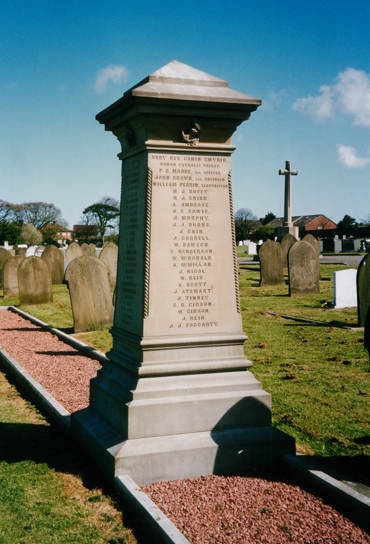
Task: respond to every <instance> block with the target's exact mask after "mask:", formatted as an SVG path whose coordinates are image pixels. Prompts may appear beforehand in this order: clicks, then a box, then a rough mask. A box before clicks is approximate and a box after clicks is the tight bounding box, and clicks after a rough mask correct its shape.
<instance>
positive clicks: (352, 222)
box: [337, 214, 358, 237]
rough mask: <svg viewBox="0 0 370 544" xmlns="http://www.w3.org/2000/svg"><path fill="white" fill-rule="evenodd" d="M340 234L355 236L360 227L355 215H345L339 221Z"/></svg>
mask: <svg viewBox="0 0 370 544" xmlns="http://www.w3.org/2000/svg"><path fill="white" fill-rule="evenodd" d="M337 228H338V234H339V235H340V236H343V235H345V236H347V237H348V236H355V235H356V232H357V228H358V224H357V223H356V219H355V218H354V217H351V216H350V215H347V214H346V215H345V216H344V217H343V219H342V220H341V221H339V223H338V225H337Z"/></svg>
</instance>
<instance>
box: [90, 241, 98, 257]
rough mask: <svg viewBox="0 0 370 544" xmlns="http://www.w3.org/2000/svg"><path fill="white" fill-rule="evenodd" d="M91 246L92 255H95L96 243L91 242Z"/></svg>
mask: <svg viewBox="0 0 370 544" xmlns="http://www.w3.org/2000/svg"><path fill="white" fill-rule="evenodd" d="M89 247H90V249H91V255H92V256H93V257H95V249H96V244H89Z"/></svg>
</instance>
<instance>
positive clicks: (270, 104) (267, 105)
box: [260, 89, 287, 111]
mask: <svg viewBox="0 0 370 544" xmlns="http://www.w3.org/2000/svg"><path fill="white" fill-rule="evenodd" d="M286 93H287V92H286V90H285V89H283V90H282V91H279V92H277V93H276V92H275V91H271V92H270V93H269V94H268V96H267V98H264V99H263V100H262V106H261V108H260V109H262V110H266V111H272V110H275V109H276V108H278V107H280V104H281V99H282V97H283V96H284V95H286Z"/></svg>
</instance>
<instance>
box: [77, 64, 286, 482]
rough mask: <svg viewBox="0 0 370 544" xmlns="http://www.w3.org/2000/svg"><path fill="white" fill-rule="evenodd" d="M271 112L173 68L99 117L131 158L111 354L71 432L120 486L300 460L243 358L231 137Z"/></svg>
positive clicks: (126, 166)
mask: <svg viewBox="0 0 370 544" xmlns="http://www.w3.org/2000/svg"><path fill="white" fill-rule="evenodd" d="M260 104H261V101H260V100H258V99H256V98H253V97H251V96H248V95H245V94H242V93H240V92H236V91H233V90H231V89H230V88H229V87H228V83H227V82H226V81H223V80H221V79H218V78H216V77H214V76H211V75H209V74H206V73H204V72H201V71H199V70H196V69H194V68H191V67H190V66H187V65H185V64H182V63H180V62H177V61H173V62H171V63H170V64H168V65H166V66H164V67H163V68H161V69H159V70H157V71H156V72H154V73H153V74H151V75H150V76H148V77H147V78H146V79H144V80H143V81H141V82H140V83H139V84H137V85H136V86H134V87H132V88H131V89H130V90H128V91H127V92H126V93H125V94H124V95H123V97H122V98H121V99H119V100H118V101H117V102H115V103H114V104H112V105H111V106H109V107H108V108H107V109H105V110H104V111H102V112H101V113H99V114H98V115H97V120H98V121H99V122H100V123H101V124H103V125H104V126H105V129H106V130H107V131H111V132H113V134H114V135H115V136H116V137H117V138H118V140H119V141H120V144H121V147H122V152H121V153H120V155H119V157H120V159H121V160H122V198H121V203H122V204H121V220H120V237H119V250H118V271H117V287H116V306H115V314H114V324H113V328H112V330H111V331H112V336H113V348H112V349H111V351H110V352H108V354H107V356H108V358H109V362H107V363H105V364H104V366H103V368H102V369H101V370H99V372H98V375H97V377H96V378H94V379H93V380H92V381H91V385H90V406H89V408H87V409H85V410H82V411H80V412H76V413H75V414H73V417H72V427H73V432H74V434H75V436H76V438H77V439H78V440H80V441H81V444H84V445H85V447H87V449H88V451H89V452H90V454H91V455H92V456H93V457H95V459H96V461H97V462H98V463H99V465H100V467H101V468H102V469H103V470H105V471H106V473H107V474H109V475H110V476H111V477H114V476H115V475H118V474H129V475H130V476H131V477H132V478H133V479H134V480H135V481H136V482H137V483H139V484H145V483H149V482H154V481H160V480H171V479H177V478H185V477H192V476H200V475H205V474H212V473H231V472H235V471H237V470H240V469H251V468H257V467H260V468H262V467H264V468H266V467H267V466H271V465H272V464H273V463H274V462H276V461H277V459H278V458H279V456H280V455H281V454H282V453H284V452H285V453H286V452H290V453H293V452H294V440H293V439H292V438H291V437H289V436H287V435H285V434H284V433H282V432H280V431H278V430H277V429H274V428H273V427H272V426H271V404H270V402H271V399H270V395H269V394H268V393H266V392H265V391H263V390H262V386H261V384H260V382H258V381H257V380H256V379H255V378H254V376H253V374H252V373H251V372H250V370H249V369H250V367H251V366H252V363H251V362H250V361H248V359H247V358H246V357H245V356H244V352H243V346H244V342H245V340H246V336H245V334H244V332H243V328H242V319H241V313H240V304H239V290H238V265H237V259H236V242H235V232H234V216H233V205H232V194H231V155H232V153H233V152H234V150H235V147H234V146H233V145H232V144H231V137H232V134H233V133H234V131H235V130H236V128H237V127H238V126H239V125H240V124H241V123H242V122H243V121H245V120H247V119H249V117H250V115H251V112H253V111H255V110H256V109H257V107H258V106H259V105H260Z"/></svg>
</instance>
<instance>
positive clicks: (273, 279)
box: [258, 240, 285, 287]
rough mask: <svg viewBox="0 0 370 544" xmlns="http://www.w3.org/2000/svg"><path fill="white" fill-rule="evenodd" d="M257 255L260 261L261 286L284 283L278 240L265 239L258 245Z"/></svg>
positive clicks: (280, 249) (281, 252) (281, 256)
mask: <svg viewBox="0 0 370 544" xmlns="http://www.w3.org/2000/svg"><path fill="white" fill-rule="evenodd" d="M258 256H259V258H260V262H261V281H260V285H261V287H263V286H265V285H285V281H284V273H283V250H282V247H281V245H280V244H279V242H273V241H272V240H267V242H264V243H263V244H262V246H261V247H260V250H259V253H258Z"/></svg>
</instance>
